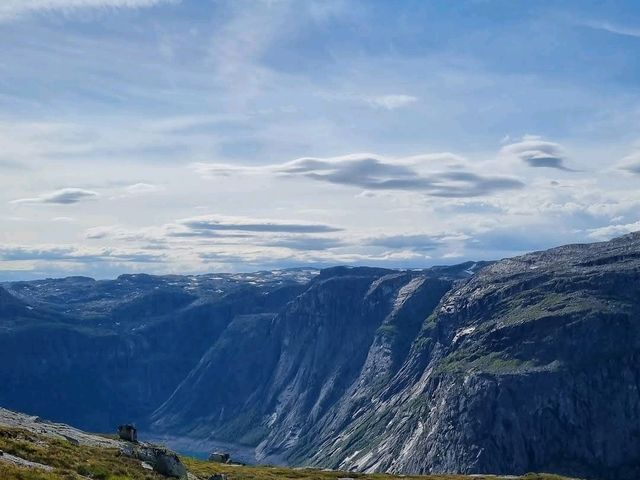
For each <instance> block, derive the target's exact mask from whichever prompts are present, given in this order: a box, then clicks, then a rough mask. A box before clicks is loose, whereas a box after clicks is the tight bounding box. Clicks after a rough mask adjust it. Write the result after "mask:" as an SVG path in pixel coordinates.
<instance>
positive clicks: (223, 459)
mask: <svg viewBox="0 0 640 480" xmlns="http://www.w3.org/2000/svg"><path fill="white" fill-rule="evenodd" d="M229 459H230V457H229V454H228V453H223V452H213V453H212V454H211V455H209V461H210V462H217V463H228V462H229Z"/></svg>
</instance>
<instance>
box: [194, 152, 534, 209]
mask: <svg viewBox="0 0 640 480" xmlns="http://www.w3.org/2000/svg"><path fill="white" fill-rule="evenodd" d="M193 168H194V169H195V170H196V171H197V172H198V173H200V174H202V175H204V176H208V177H217V176H231V175H238V174H249V175H256V174H257V175H260V174H266V175H275V176H280V177H298V178H307V179H311V180H315V181H321V182H327V183H333V184H338V185H345V186H351V187H358V188H362V189H365V190H368V191H371V190H399V191H416V192H422V193H424V194H427V195H430V196H434V197H452V198H455V197H475V196H481V195H489V194H492V193H495V192H499V191H503V190H513V189H518V188H521V187H522V186H523V183H522V182H521V181H520V180H518V179H517V178H514V177H511V176H507V175H491V174H487V173H482V172H481V171H480V170H479V169H478V168H477V167H474V166H473V165H471V164H470V163H469V162H467V161H466V160H465V159H464V158H462V157H459V156H457V155H454V154H451V153H439V154H425V155H415V156H412V157H403V158H386V157H382V156H380V155H376V154H370V153H354V154H350V155H343V156H340V157H329V158H315V157H305V158H298V159H296V160H293V161H291V162H287V163H283V164H273V165H266V166H260V167H251V166H248V167H244V166H238V165H229V164H204V163H197V164H194V165H193Z"/></svg>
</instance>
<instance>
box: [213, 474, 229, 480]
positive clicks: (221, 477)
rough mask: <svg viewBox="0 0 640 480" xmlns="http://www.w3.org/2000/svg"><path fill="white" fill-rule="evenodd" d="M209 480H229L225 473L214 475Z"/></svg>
mask: <svg viewBox="0 0 640 480" xmlns="http://www.w3.org/2000/svg"><path fill="white" fill-rule="evenodd" d="M209 480H227V476H226V475H225V474H223V473H214V474H213V475H211V476H210V477H209Z"/></svg>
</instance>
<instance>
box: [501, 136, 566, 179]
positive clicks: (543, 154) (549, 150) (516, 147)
mask: <svg viewBox="0 0 640 480" xmlns="http://www.w3.org/2000/svg"><path fill="white" fill-rule="evenodd" d="M500 154H501V155H503V156H506V157H511V158H516V159H518V160H520V161H522V162H524V163H525V164H526V165H528V166H529V167H534V168H555V169H556V170H564V171H566V172H571V171H573V170H572V169H570V168H568V167H567V166H566V165H565V154H564V151H563V148H562V146H560V144H558V143H555V142H549V141H546V140H543V139H542V138H540V137H537V136H533V135H527V136H525V137H524V138H523V139H522V140H520V141H518V142H515V143H510V144H508V145H505V146H504V147H502V149H501V150H500Z"/></svg>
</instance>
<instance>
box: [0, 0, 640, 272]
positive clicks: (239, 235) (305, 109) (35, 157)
mask: <svg viewBox="0 0 640 480" xmlns="http://www.w3.org/2000/svg"><path fill="white" fill-rule="evenodd" d="M639 48H640V6H638V4H637V2H632V1H626V2H625V1H616V2H603V1H598V2H596V1H592V2H589V1H573V2H572V1H565V2H559V1H554V2H546V1H536V2H514V1H490V0H476V1H456V2H451V1H444V0H442V1H428V0H423V1H394V2H389V1H379V2H377V1H362V2H360V1H356V0H350V1H346V0H345V1H338V0H336V1H332V0H327V1H319V0H317V1H314V0H308V1H302V0H300V1H295V0H253V1H242V0H234V1H217V0H211V1H209V0H199V1H190V0H182V1H179V0H174V1H171V0H166V1H163V0H4V1H3V2H2V4H1V5H0V182H1V185H0V187H1V188H0V227H1V228H0V271H1V272H0V278H4V279H11V278H36V277H42V276H52V275H53V276H63V275H75V274H85V275H92V276H96V277H109V276H114V275H117V274H119V273H124V272H133V271H146V272H152V273H199V272H210V271H246V270H256V269H263V268H267V269H271V268H280V267H291V266H303V265H317V266H323V265H334V264H368V265H383V266H390V267H392V266H396V267H424V266H428V265H433V264H443V263H456V262H460V261H464V260H468V259H477V260H480V259H496V258H502V257H505V256H510V255H516V254H519V253H522V252H526V251H529V250H533V249H541V248H547V247H551V246H554V245H559V244H563V243H569V242H587V241H596V240H605V239H608V238H611V237H613V236H617V235H620V234H624V233H627V232H630V231H634V230H638V229H640V214H639V213H637V212H640V209H639V208H638V207H639V203H640V195H639V194H638V186H639V184H640V135H639V132H638V125H640V122H639V120H640V91H639V89H638V85H640V57H639V56H638V55H637V52H638V49H639Z"/></svg>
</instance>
